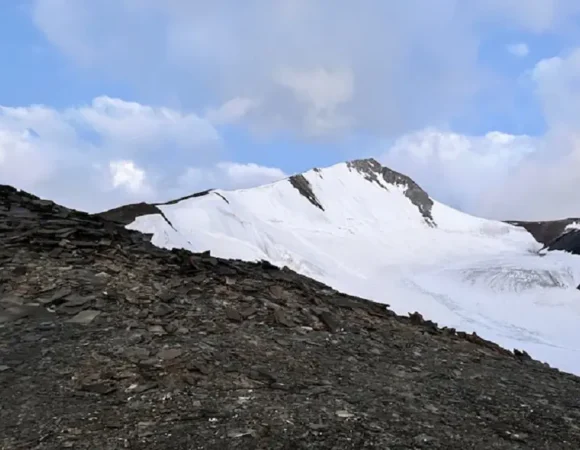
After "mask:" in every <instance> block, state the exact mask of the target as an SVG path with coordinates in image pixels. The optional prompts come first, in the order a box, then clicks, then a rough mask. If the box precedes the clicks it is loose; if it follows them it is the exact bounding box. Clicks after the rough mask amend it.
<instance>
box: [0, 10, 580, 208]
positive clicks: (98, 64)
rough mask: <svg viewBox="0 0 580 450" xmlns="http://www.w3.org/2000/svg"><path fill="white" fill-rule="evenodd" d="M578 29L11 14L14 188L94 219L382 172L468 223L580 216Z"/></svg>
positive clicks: (202, 15)
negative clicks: (353, 167)
mask: <svg viewBox="0 0 580 450" xmlns="http://www.w3.org/2000/svg"><path fill="white" fill-rule="evenodd" d="M427 4H428V5H429V9H430V10H429V12H428V13H427V12H426V10H425V8H426V5H427ZM329 11H332V14H329V13H328V12H329ZM579 13H580V4H578V3H577V1H575V0H535V1H534V2H530V1H528V0H504V1H499V0H473V1H472V2H464V1H460V0H432V1H430V2H425V1H424V0H409V1H407V2H398V1H390V0H369V1H368V2H365V3H364V4H362V3H361V4H358V5H357V4H355V3H353V2H350V1H347V0H337V1H333V2H331V1H329V0H312V1H307V0H268V1H266V0H248V1H247V2H244V3H243V5H242V3H241V2H237V1H234V0H216V1H215V2H212V3H207V2H202V1H200V0H188V1H186V0H174V1H171V2H157V1H154V0H140V1H137V0H102V1H98V2H96V1H94V0H25V1H21V2H2V5H1V6H0V55H2V58H3V61H2V68H3V70H2V71H0V108H1V109H0V182H4V183H9V184H13V185H16V186H17V187H20V188H23V189H27V190H30V191H32V192H34V193H36V194H38V195H42V196H46V197H51V198H54V199H55V200H57V201H60V202H63V203H66V204H69V205H71V206H75V207H78V208H81V209H88V210H98V209H103V208H108V207H112V206H116V205H117V204H119V203H123V202H128V201H137V200H144V199H146V200H162V199H168V198H171V197H172V196H175V195H183V194H186V193H188V192H190V191H192V190H198V189H199V190H201V189H206V188H208V187H219V188H241V187H250V186H255V185H259V184H262V183H267V182H271V181H275V180H277V179H279V178H281V177H284V176H285V175H288V174H292V173H295V172H299V171H303V170H306V169H308V168H311V167H314V166H318V167H320V166H326V165H331V164H334V163H337V162H340V161H344V160H348V159H353V158H360V157H369V156H372V157H375V158H377V159H379V160H380V161H381V162H383V163H384V164H387V165H389V166H391V167H393V168H394V169H397V170H401V171H403V172H405V173H407V174H409V175H410V176H412V177H413V178H415V179H416V181H418V182H419V183H420V184H421V185H423V186H424V187H425V188H426V189H427V190H428V191H429V192H430V193H431V194H432V195H433V196H434V197H435V198H437V199H438V200H440V201H442V202H445V203H448V204H450V205H452V206H455V207H458V208H460V209H463V210H465V211H468V212H471V213H474V214H478V215H482V216H486V217H494V218H504V217H507V216H509V217H510V218H529V219H532V218H555V217H556V216H557V217H561V216H571V215H576V216H578V215H580V210H579V207H578V206H577V205H579V204H580V194H577V193H576V191H580V190H578V189H576V186H577V185H578V182H579V181H580V179H578V178H577V177H576V175H575V173H576V172H578V173H580V170H577V169H580V167H578V166H579V165H580V158H579V157H578V155H579V154H580V150H579V144H578V143H579V142H580V138H579V137H580V120H579V119H577V117H580V115H577V113H580V106H578V105H580V87H579V86H580V44H578V43H579V42H580V40H579V39H578V38H579V37H580V21H579ZM540 179H541V180H542V183H539V182H538V180H540Z"/></svg>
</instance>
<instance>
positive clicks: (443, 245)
mask: <svg viewBox="0 0 580 450" xmlns="http://www.w3.org/2000/svg"><path fill="white" fill-rule="evenodd" d="M152 206H153V207H154V208H156V209H155V210H154V211H153V210H151V213H150V214H146V215H140V212H142V211H143V210H146V209H143V207H141V209H140V208H139V207H136V206H132V207H131V208H132V209H126V210H123V209H120V210H117V211H116V212H115V211H113V212H110V211H109V212H107V213H105V214H106V215H107V216H109V217H110V218H114V216H115V215H117V216H118V217H119V218H120V219H119V220H120V221H121V222H122V223H125V224H126V223H127V222H128V220H129V219H130V218H132V217H134V218H135V220H134V221H133V222H131V223H129V224H127V227H128V228H130V229H137V230H139V231H142V232H144V233H148V234H150V235H152V242H153V244H155V245H157V246H160V247H165V248H176V247H177V248H186V249H189V250H192V251H203V250H211V251H212V253H214V254H216V255H217V256H220V257H225V258H239V259H244V260H260V259H266V260H268V261H270V262H271V263H273V264H276V265H279V266H288V267H289V268H291V269H293V270H296V271H297V272H299V273H301V274H303V275H306V276H309V277H312V278H315V279H317V280H319V281H322V282H324V283H326V284H329V285H331V286H333V287H334V288H336V289H339V290H342V291H344V292H347V293H349V294H354V295H358V296H361V297H365V298H370V299H374V300H377V301H380V302H384V303H387V304H390V305H391V307H392V308H393V309H394V310H395V311H396V312H398V313H408V312H412V311H415V310H418V311H420V312H421V313H423V314H425V315H427V316H429V317H432V318H433V319H434V320H436V321H438V322H440V323H442V324H444V325H446V326H450V327H455V328H460V329H468V330H470V331H476V332H478V333H480V334H481V335H483V336H485V337H487V338H489V339H492V340H495V341H497V342H499V343H501V344H502V345H505V346H508V347H523V348H525V349H526V350H528V351H529V352H530V353H531V354H533V355H534V356H536V357H538V358H540V359H544V360H546V361H549V362H550V363H552V364H554V365H556V366H558V367H561V368H563V369H566V370H570V371H577V372H580V362H578V361H580V357H578V356H579V355H578V351H580V328H579V327H578V323H579V321H580V307H579V306H578V305H580V291H578V290H576V289H575V288H576V286H578V284H579V283H580V258H579V257H576V256H573V255H569V254H566V253H563V252H548V254H547V255H544V256H540V255H539V254H538V251H539V250H541V249H542V245H541V244H540V243H538V242H537V241H536V240H535V239H534V238H533V237H532V235H531V234H530V233H528V231H526V230H525V229H524V228H523V227H521V226H515V225H512V224H508V223H503V222H499V221H492V220H485V219H481V218H477V217H473V216H470V215H468V214H464V213H462V212H459V211H457V210H454V209H452V208H449V207H447V206H445V205H443V204H441V203H439V202H437V201H434V200H433V199H431V198H430V197H429V196H428V194H427V193H426V192H425V191H424V190H423V189H421V188H420V186H418V185H417V184H416V183H415V182H413V180H411V179H410V178H408V177H406V176H404V175H402V174H399V173H397V172H394V171H392V170H390V169H388V168H386V167H382V166H381V165H380V164H379V163H378V162H376V161H375V160H372V159H371V160H358V161H351V162H348V163H341V164H337V165H334V166H332V167H328V168H323V169H313V170H310V171H308V172H305V173H303V174H300V175H295V176H293V177H290V178H288V179H286V180H282V181H279V182H276V183H272V184H269V185H266V186H261V187H257V188H252V189H244V190H237V191H223V190H213V191H206V192H203V193H200V194H196V195H194V196H190V197H188V198H185V199H180V200H177V201H173V202H169V203H165V204H156V205H152ZM157 211H158V212H157ZM138 213H139V214H138Z"/></svg>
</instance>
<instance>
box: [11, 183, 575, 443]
mask: <svg viewBox="0 0 580 450" xmlns="http://www.w3.org/2000/svg"><path fill="white" fill-rule="evenodd" d="M0 399H1V401H0V448H2V449H62V448H74V449H127V448H130V449H175V450H179V449H216V450H217V449H220V450H221V449H226V448H227V449H365V448H368V449H370V448H377V449H379V448H380V449H420V448H431V449H458V450H459V449H461V450H464V449H480V448H481V449H550V450H554V449H577V448H580V426H579V425H578V424H579V423H580V379H579V378H577V377H574V376H571V375H568V374H564V373H561V372H559V371H557V370H554V369H550V368H549V367H547V366H546V365H544V364H541V363H539V362H536V361H533V360H531V359H529V357H528V356H527V355H526V354H523V353H521V352H515V353H512V352H509V351H507V350H504V349H502V348H500V347H498V346H496V345H495V344H493V343H491V342H487V341H484V340H482V339H480V338H479V337H477V336H476V335H467V334H464V333H461V332H456V331H455V330H452V329H441V328H439V327H437V325H436V324H434V323H432V322H430V321H428V320H424V319H423V318H422V317H421V315H419V314H414V315H412V316H411V317H399V316H396V315H395V314H394V313H392V312H390V311H389V310H388V309H386V308H385V306H384V305H379V304H375V303H372V302H369V301H365V300H362V299H359V298H353V297H348V296H346V295H342V294H340V293H338V292H336V291H333V290H332V289H329V288H327V287H325V286H324V285H322V284H320V283H317V282H315V281H312V280H310V279H307V278H305V277H302V276H300V275H298V274H296V273H294V272H291V271H289V270H286V269H279V268H277V267H274V266H272V265H270V264H268V263H246V262H240V261H231V260H221V259H217V258H214V257H212V256H211V255H209V254H192V253H189V252H186V251H183V250H179V251H178V250H174V251H167V250H161V249H158V248H155V247H153V246H152V245H151V244H150V243H148V240H147V236H145V235H143V234H140V233H137V232H134V231H129V230H126V229H124V228H122V227H120V226H118V225H116V224H114V223H112V222H110V221H107V220H105V219H103V218H102V217H98V216H89V215H88V214H84V213H80V212H75V211H71V210H68V209H65V208H62V207H59V206H57V205H55V204H53V203H52V202H49V201H44V200H40V199H38V198H36V197H33V196H31V195H28V194H26V193H23V192H18V191H16V190H14V189H12V188H10V187H7V186H1V187H0Z"/></svg>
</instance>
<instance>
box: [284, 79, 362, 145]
mask: <svg viewBox="0 0 580 450" xmlns="http://www.w3.org/2000/svg"><path fill="white" fill-rule="evenodd" d="M275 79H276V81H277V82H278V83H279V84H280V85H281V86H283V87H285V88H288V89H290V90H291V91H292V92H293V94H294V95H295V97H296V98H297V100H298V101H300V102H302V103H304V104H305V105H306V107H307V114H306V116H305V124H304V125H305V129H306V130H307V131H308V132H310V133H312V134H315V135H318V134H326V133H327V132H329V131H334V130H335V129H343V128H345V127H346V126H348V125H350V123H351V120H350V119H349V118H348V117H346V116H342V115H341V114H340V112H339V111H338V108H339V107H340V106H341V105H342V104H344V103H348V102H349V101H350V100H352V98H353V95H354V76H353V73H352V71H351V70H350V69H342V70H333V71H330V70H326V69H323V68H318V69H314V70H302V71H301V70H295V69H288V68H286V69H282V70H280V71H279V72H278V73H277V74H276V76H275Z"/></svg>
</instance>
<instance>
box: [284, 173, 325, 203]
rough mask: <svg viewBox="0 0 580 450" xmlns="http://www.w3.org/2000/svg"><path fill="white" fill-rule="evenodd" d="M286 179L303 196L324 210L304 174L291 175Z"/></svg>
mask: <svg viewBox="0 0 580 450" xmlns="http://www.w3.org/2000/svg"><path fill="white" fill-rule="evenodd" d="M288 181H289V182H290V184H291V185H292V186H293V187H294V188H295V189H296V190H297V191H298V192H300V195H302V196H303V197H305V198H306V199H307V200H308V201H309V202H310V203H312V204H313V205H314V206H316V207H317V208H319V209H321V210H322V211H324V207H323V206H322V205H321V204H320V202H319V201H318V199H317V198H316V195H315V194H314V191H313V190H312V186H311V185H310V182H309V181H308V180H307V179H306V177H304V175H292V176H291V177H290V178H288Z"/></svg>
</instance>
